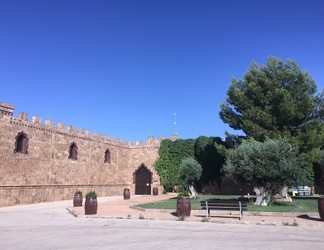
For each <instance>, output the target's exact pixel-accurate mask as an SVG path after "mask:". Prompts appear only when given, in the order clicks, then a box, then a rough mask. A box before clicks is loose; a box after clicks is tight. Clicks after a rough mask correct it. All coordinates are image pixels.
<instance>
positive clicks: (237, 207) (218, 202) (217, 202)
mask: <svg viewBox="0 0 324 250" xmlns="http://www.w3.org/2000/svg"><path fill="white" fill-rule="evenodd" d="M200 205H201V208H202V209H205V210H206V217H207V218H209V217H210V210H225V211H239V213H240V220H242V219H243V211H247V200H246V199H244V198H243V199H228V200H226V199H213V200H205V201H200Z"/></svg>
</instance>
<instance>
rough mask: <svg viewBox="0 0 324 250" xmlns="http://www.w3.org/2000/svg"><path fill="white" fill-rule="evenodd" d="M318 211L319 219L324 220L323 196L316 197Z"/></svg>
mask: <svg viewBox="0 0 324 250" xmlns="http://www.w3.org/2000/svg"><path fill="white" fill-rule="evenodd" d="M318 213H319V215H320V217H321V220H322V221H324V198H318Z"/></svg>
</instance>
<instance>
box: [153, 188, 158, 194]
mask: <svg viewBox="0 0 324 250" xmlns="http://www.w3.org/2000/svg"><path fill="white" fill-rule="evenodd" d="M153 195H159V189H158V188H157V187H154V188H153Z"/></svg>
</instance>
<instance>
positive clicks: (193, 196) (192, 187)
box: [189, 185, 197, 198]
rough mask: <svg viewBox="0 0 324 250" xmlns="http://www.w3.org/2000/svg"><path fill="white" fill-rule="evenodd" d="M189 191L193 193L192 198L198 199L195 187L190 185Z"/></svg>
mask: <svg viewBox="0 0 324 250" xmlns="http://www.w3.org/2000/svg"><path fill="white" fill-rule="evenodd" d="M189 190H190V193H191V195H190V198H197V192H196V190H195V188H194V186H193V185H189Z"/></svg>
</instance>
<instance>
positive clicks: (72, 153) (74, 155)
mask: <svg viewBox="0 0 324 250" xmlns="http://www.w3.org/2000/svg"><path fill="white" fill-rule="evenodd" d="M69 159H71V160H77V159H78V147H77V145H76V143H75V142H72V143H71V145H70V150H69Z"/></svg>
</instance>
